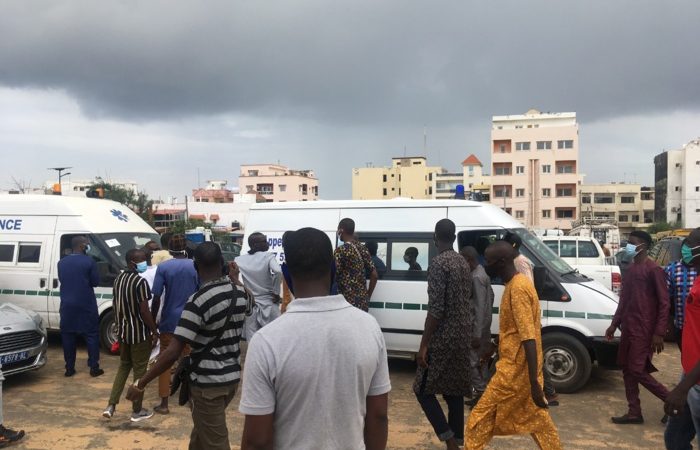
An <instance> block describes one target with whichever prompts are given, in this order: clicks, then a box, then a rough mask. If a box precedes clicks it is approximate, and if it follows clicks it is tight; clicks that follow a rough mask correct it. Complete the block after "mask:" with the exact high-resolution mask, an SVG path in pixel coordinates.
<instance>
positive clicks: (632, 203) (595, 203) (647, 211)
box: [578, 182, 654, 236]
mask: <svg viewBox="0 0 700 450" xmlns="http://www.w3.org/2000/svg"><path fill="white" fill-rule="evenodd" d="M579 190H580V196H579V198H580V202H579V211H580V215H579V219H580V220H579V221H578V222H579V223H582V224H585V223H600V222H605V223H611V224H616V225H617V226H618V228H619V230H620V234H622V235H623V236H627V235H629V233H631V232H632V231H634V230H638V229H645V228H647V227H648V226H649V225H650V224H652V223H653V222H654V189H653V188H651V187H647V186H642V185H640V184H630V183H623V182H620V183H600V184H582V185H581V186H580V187H579Z"/></svg>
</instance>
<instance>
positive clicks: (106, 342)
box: [100, 309, 117, 353]
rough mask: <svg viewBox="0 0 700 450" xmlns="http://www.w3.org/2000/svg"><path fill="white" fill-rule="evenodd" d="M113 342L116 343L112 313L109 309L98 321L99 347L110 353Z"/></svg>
mask: <svg viewBox="0 0 700 450" xmlns="http://www.w3.org/2000/svg"><path fill="white" fill-rule="evenodd" d="M115 342H117V333H116V327H115V324H114V311H112V310H111V309H110V310H109V311H107V312H106V313H104V315H103V316H102V319H101V320H100V345H102V348H103V349H104V350H105V351H106V352H108V353H112V344H114V343H115Z"/></svg>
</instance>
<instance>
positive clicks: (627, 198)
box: [620, 195, 634, 203]
mask: <svg viewBox="0 0 700 450" xmlns="http://www.w3.org/2000/svg"><path fill="white" fill-rule="evenodd" d="M620 203H634V197H633V196H631V195H623V196H621V197H620Z"/></svg>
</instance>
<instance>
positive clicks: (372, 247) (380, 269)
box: [365, 241, 386, 280]
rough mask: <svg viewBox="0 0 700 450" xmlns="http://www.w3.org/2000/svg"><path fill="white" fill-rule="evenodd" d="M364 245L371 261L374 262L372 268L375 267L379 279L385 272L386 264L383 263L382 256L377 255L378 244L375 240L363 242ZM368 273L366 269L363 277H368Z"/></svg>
mask: <svg viewBox="0 0 700 450" xmlns="http://www.w3.org/2000/svg"><path fill="white" fill-rule="evenodd" d="M365 247H367V251H368V252H369V256H371V257H372V263H373V264H374V268H375V269H377V278H379V279H380V280H381V279H382V278H384V274H385V273H386V264H384V261H382V258H380V257H379V256H377V250H379V245H378V244H377V243H376V242H375V241H368V242H366V243H365ZM370 273H371V272H370V271H366V273H365V278H367V279H369V276H370Z"/></svg>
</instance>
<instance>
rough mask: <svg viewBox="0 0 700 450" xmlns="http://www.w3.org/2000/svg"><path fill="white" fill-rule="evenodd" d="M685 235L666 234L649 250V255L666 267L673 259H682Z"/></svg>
mask: <svg viewBox="0 0 700 450" xmlns="http://www.w3.org/2000/svg"><path fill="white" fill-rule="evenodd" d="M684 239H685V236H666V237H664V238H661V239H659V241H658V242H657V243H656V244H654V246H653V247H652V248H651V250H649V257H650V258H651V259H653V260H654V261H656V263H657V264H658V265H660V266H661V267H666V266H668V265H669V264H671V263H672V262H673V261H678V260H679V259H681V245H682V244H683V240H684Z"/></svg>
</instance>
